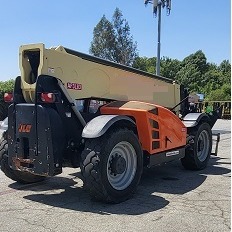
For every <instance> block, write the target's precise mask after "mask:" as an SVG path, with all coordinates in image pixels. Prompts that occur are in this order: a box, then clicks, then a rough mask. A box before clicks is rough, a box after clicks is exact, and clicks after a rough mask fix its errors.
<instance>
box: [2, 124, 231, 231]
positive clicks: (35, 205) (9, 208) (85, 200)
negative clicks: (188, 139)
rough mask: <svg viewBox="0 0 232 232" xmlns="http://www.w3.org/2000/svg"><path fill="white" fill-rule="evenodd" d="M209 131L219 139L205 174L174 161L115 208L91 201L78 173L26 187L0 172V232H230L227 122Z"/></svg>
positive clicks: (153, 171)
mask: <svg viewBox="0 0 232 232" xmlns="http://www.w3.org/2000/svg"><path fill="white" fill-rule="evenodd" d="M213 131H214V132H215V133H218V132H220V133H221V141H220V144H219V150H218V156H217V157H215V156H212V157H211V159H210V162H209V165H208V167H207V168H206V169H205V170H202V171H187V170H184V169H183V167H182V166H181V164H180V162H179V161H178V162H172V163H169V164H166V165H164V166H159V167H155V168H152V169H149V170H145V171H144V174H143V176H142V179H141V183H140V185H139V187H138V191H137V192H136V194H135V195H134V197H133V198H132V199H130V200H128V201H126V202H123V203H120V204H116V205H111V204H104V203H100V202H94V201H91V200H90V198H89V196H88V194H87V193H86V192H85V191H84V190H83V188H82V181H81V179H80V178H79V177H80V170H79V169H72V168H64V172H63V173H62V174H61V175H58V176H56V177H52V178H49V179H47V180H46V181H45V182H43V183H39V184H38V183H37V184H30V185H20V184H18V183H15V182H14V181H12V180H10V179H9V178H7V177H6V176H5V175H4V174H3V173H2V172H1V171H0V231H1V232H5V231H10V232H14V231H15V232H16V231H17V232H27V231H28V232H29V231H36V232H45V231H54V232H56V231H62V232H63V231H69V232H72V231H75V232H77V231H81V232H87V231H90V232H92V231H101V232H103V231H104V232H105V231H111V232H113V231H115V232H116V231H117V232H120V231H123V232H136V231H138V232H139V231H143V232H146V231H149V232H153V231H154V232H156V231H157V232H175V231H176V232H177V231H178V232H184V231H191V232H195V231H199V232H206V231H207V232H210V231H215V232H227V231H231V228H230V215H231V199H230V196H231V192H230V184H231V182H230V169H231V157H230V155H231V121H230V120H218V122H217V123H216V125H215V126H214V128H213Z"/></svg>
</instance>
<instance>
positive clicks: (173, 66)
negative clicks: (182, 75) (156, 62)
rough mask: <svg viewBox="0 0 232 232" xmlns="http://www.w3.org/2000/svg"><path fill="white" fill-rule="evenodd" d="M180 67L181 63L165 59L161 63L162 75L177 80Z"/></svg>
mask: <svg viewBox="0 0 232 232" xmlns="http://www.w3.org/2000/svg"><path fill="white" fill-rule="evenodd" d="M180 67H181V61H179V60H177V59H171V58H169V57H163V58H162V59H161V62H160V75H161V76H163V77H167V78H169V79H173V80H175V79H176V75H177V73H178V71H179V70H180Z"/></svg>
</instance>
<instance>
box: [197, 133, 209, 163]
mask: <svg viewBox="0 0 232 232" xmlns="http://www.w3.org/2000/svg"><path fill="white" fill-rule="evenodd" d="M209 143H210V141H209V133H208V132H207V131H206V130H203V131H202V132H201V133H200V135H199V137H198V140H197V157H198V159H199V160H200V161H201V162H203V161H205V160H206V158H207V156H208V153H209V147H210V145H209Z"/></svg>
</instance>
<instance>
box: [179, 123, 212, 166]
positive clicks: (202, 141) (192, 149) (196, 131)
mask: <svg viewBox="0 0 232 232" xmlns="http://www.w3.org/2000/svg"><path fill="white" fill-rule="evenodd" d="M187 144H188V146H189V147H187V148H186V151H185V157H184V158H182V159H181V163H182V165H183V166H184V168H186V169H189V170H202V169H204V168H206V166H207V164H208V161H209V158H210V154H211V150H212V131H211V127H210V125H209V124H208V123H202V124H200V125H199V126H198V127H196V128H193V129H191V130H190V131H189V137H188V138H187Z"/></svg>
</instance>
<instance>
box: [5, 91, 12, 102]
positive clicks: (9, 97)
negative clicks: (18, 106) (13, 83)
mask: <svg viewBox="0 0 232 232" xmlns="http://www.w3.org/2000/svg"><path fill="white" fill-rule="evenodd" d="M13 99H14V98H13V93H4V101H5V102H8V103H10V102H13Z"/></svg>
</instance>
